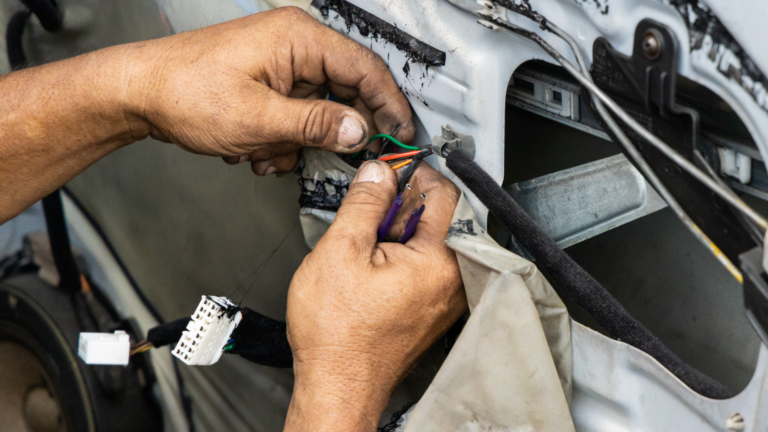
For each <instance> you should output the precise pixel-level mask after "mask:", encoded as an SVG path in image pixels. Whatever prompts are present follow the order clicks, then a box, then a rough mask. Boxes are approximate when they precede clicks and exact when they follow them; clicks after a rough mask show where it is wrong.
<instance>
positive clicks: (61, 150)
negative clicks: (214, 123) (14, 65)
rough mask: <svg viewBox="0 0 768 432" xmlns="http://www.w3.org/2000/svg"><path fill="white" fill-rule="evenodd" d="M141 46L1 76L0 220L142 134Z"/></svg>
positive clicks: (146, 128)
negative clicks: (138, 60) (139, 77)
mask: <svg viewBox="0 0 768 432" xmlns="http://www.w3.org/2000/svg"><path fill="white" fill-rule="evenodd" d="M142 49H143V48H142V46H141V45H137V44H134V45H124V46H119V47H113V48H108V49H105V50H101V51H96V52H94V53H90V54H85V55H82V56H78V57H75V58H72V59H68V60H64V61H60V62H55V63H50V64H47V65H44V66H39V67H34V68H30V69H26V70H22V71H18V72H13V73H10V74H8V75H5V76H4V77H2V78H0V161H2V162H0V164H1V165H0V202H2V205H1V206H0V223H3V222H5V221H7V220H8V219H10V218H12V217H14V216H15V215H17V214H19V213H20V212H21V211H23V210H24V209H26V208H27V207H29V206H30V205H32V204H33V203H34V202H36V201H37V200H39V199H41V198H42V197H44V196H45V195H47V194H49V193H50V192H52V191H54V190H55V189H56V188H58V187H59V186H61V185H63V184H65V183H66V182H68V181H69V180H71V179H72V178H73V177H75V176H76V175H77V174H79V173H80V172H82V171H83V170H85V169H86V168H87V167H88V166H90V165H91V164H93V163H94V162H96V161H98V160H99V159H101V158H102V157H104V156H106V155H107V154H109V153H110V152H112V151H114V150H117V149H118V148H120V147H121V146H124V145H126V144H129V143H132V142H134V141H136V140H139V139H143V138H144V137H146V136H148V134H149V126H148V125H147V124H146V123H145V122H144V121H143V120H142V119H141V116H140V114H141V100H140V99H141V96H140V91H139V88H140V87H141V83H140V82H136V81H137V78H136V77H138V76H139V75H140V74H139V73H138V72H139V71H140V68H141V67H142V66H141V64H140V63H139V62H137V61H135V59H137V58H141V51H142Z"/></svg>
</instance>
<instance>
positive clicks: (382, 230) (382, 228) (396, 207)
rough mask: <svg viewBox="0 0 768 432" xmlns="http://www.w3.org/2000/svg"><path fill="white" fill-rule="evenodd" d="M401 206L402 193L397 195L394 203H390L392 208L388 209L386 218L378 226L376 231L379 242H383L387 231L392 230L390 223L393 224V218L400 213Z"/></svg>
mask: <svg viewBox="0 0 768 432" xmlns="http://www.w3.org/2000/svg"><path fill="white" fill-rule="evenodd" d="M402 205H403V193H402V192H400V193H399V194H398V195H397V198H395V202H393V203H392V207H390V208H389V211H388V212H387V216H386V217H385V218H384V221H382V222H381V225H379V231H378V239H379V242H383V241H384V239H385V238H386V237H387V233H388V232H389V229H390V228H392V223H393V222H395V217H396V216H397V212H399V211H400V207H401V206H402Z"/></svg>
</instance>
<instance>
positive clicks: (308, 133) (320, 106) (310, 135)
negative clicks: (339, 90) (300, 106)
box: [301, 103, 331, 147]
mask: <svg viewBox="0 0 768 432" xmlns="http://www.w3.org/2000/svg"><path fill="white" fill-rule="evenodd" d="M301 118H302V125H301V129H302V132H301V135H302V141H303V142H304V144H305V145H309V146H313V147H315V146H319V145H321V144H323V143H324V142H325V138H326V137H327V136H328V131H329V130H330V128H331V122H330V121H328V107H327V105H326V104H324V103H314V104H311V105H310V107H309V108H308V109H307V110H306V112H305V114H304V115H303V116H301Z"/></svg>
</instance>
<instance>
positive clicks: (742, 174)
mask: <svg viewBox="0 0 768 432" xmlns="http://www.w3.org/2000/svg"><path fill="white" fill-rule="evenodd" d="M717 154H718V155H719V156H720V174H722V175H727V176H731V177H735V178H737V179H739V181H740V182H741V183H742V184H748V183H749V182H751V181H752V158H750V157H749V156H747V155H745V154H741V153H736V152H735V151H733V150H731V149H727V148H722V147H721V148H718V149H717Z"/></svg>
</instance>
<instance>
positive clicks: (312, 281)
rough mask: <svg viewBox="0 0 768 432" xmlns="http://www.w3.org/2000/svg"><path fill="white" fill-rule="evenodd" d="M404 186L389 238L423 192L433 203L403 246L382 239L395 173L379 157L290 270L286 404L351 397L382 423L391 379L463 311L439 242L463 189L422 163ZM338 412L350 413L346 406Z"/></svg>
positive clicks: (457, 278)
mask: <svg viewBox="0 0 768 432" xmlns="http://www.w3.org/2000/svg"><path fill="white" fill-rule="evenodd" d="M410 185H411V186H412V188H411V189H408V192H404V193H403V194H402V195H401V196H400V197H401V199H402V201H403V203H402V210H401V211H400V213H401V215H399V216H398V217H396V218H395V222H394V223H393V225H392V232H391V233H390V235H397V234H398V232H402V231H404V230H405V226H406V225H408V223H406V222H405V221H404V220H402V219H399V218H401V217H404V216H405V217H407V216H408V215H410V214H411V210H412V207H411V206H414V204H417V203H418V202H419V201H421V200H423V198H422V193H423V194H425V195H428V196H429V198H428V199H429V200H430V205H429V209H427V210H426V211H424V210H422V211H421V216H420V219H419V217H417V218H416V219H413V218H412V220H413V222H410V224H411V225H412V226H415V225H416V224H417V225H418V229H416V230H415V232H414V233H413V236H412V237H411V238H410V240H408V241H407V243H406V244H399V243H395V242H383V243H382V242H379V241H378V237H379V232H380V231H379V228H380V226H381V225H382V222H383V221H384V220H385V219H386V218H387V215H388V214H389V213H390V210H391V207H392V202H393V201H395V200H396V199H397V197H398V195H400V194H399V193H398V179H397V176H396V173H395V172H394V171H393V170H392V168H391V167H390V166H389V165H388V164H387V163H385V162H382V161H370V162H366V163H365V164H363V165H362V166H361V168H360V170H359V172H358V173H357V176H356V177H355V179H354V181H353V182H352V184H351V185H350V187H349V191H348V192H347V195H346V197H345V198H344V201H343V202H342V204H341V208H339V211H338V213H337V214H336V218H335V220H334V222H333V223H332V224H331V227H330V228H329V229H328V231H327V232H326V234H325V235H324V236H323V238H322V239H321V240H320V242H319V243H318V244H317V246H316V247H315V249H314V250H313V251H312V252H311V253H310V254H309V256H307V258H306V259H305V260H304V262H303V263H302V265H301V267H300V268H299V270H298V271H297V272H296V274H295V275H294V277H293V280H292V282H291V287H290V290H289V293H288V309H287V323H288V339H289V341H290V345H291V348H292V350H293V354H294V356H293V357H294V372H295V374H296V385H295V386H296V387H295V388H296V389H298V391H296V392H295V393H294V396H293V397H294V399H293V401H292V402H291V407H294V406H301V404H302V403H306V400H305V399H304V398H310V399H311V397H312V395H313V394H321V395H323V400H324V401H329V402H328V403H329V404H333V403H336V402H335V401H339V400H342V401H354V402H355V404H356V405H355V406H354V407H353V408H357V407H358V406H359V407H360V408H361V410H362V411H360V412H358V413H359V414H364V415H365V417H366V418H376V419H378V418H379V417H380V415H381V412H382V411H383V410H384V408H385V407H386V405H387V400H388V398H389V395H390V393H391V391H392V390H393V389H394V388H395V385H396V384H397V383H398V382H399V381H400V379H401V378H402V377H403V376H404V375H405V374H407V373H408V371H409V370H410V369H411V367H412V366H413V364H414V363H415V362H416V360H417V359H418V357H419V356H420V355H421V353H423V352H424V350H426V349H427V348H428V347H429V346H430V345H432V343H433V342H434V341H435V340H436V338H438V337H439V336H440V335H441V334H442V333H443V332H445V330H446V329H447V328H448V327H449V326H450V325H451V324H452V323H453V322H454V321H455V320H456V318H457V317H458V316H460V315H461V314H462V313H463V312H464V310H466V298H465V296H464V292H463V290H462V289H461V275H460V273H459V269H458V263H457V262H456V258H455V254H454V253H453V252H452V251H451V249H450V248H448V247H447V246H446V245H445V242H444V240H445V237H446V235H447V233H448V229H449V227H450V223H451V219H452V217H453V212H454V209H455V207H456V204H457V203H458V198H459V193H458V191H457V189H456V187H455V186H454V185H453V184H452V183H451V182H450V181H449V180H448V179H447V178H445V177H443V176H442V175H440V174H439V173H437V172H436V171H435V170H434V169H433V168H432V167H430V166H429V165H427V164H421V165H420V166H419V167H418V168H417V169H416V170H415V174H413V177H412V178H411V180H410ZM420 192H421V193H420ZM422 204H423V203H422ZM418 208H422V207H421V204H418ZM403 210H407V211H403ZM417 213H418V212H417ZM307 388H311V389H312V392H313V393H311V394H310V393H305V392H303V389H307ZM344 410H345V411H344V412H345V416H347V417H349V415H350V414H349V412H350V411H351V409H350V407H349V405H348V404H346V403H345V405H344ZM293 414H296V415H298V413H293V412H291V411H289V413H288V417H289V420H287V421H286V424H289V423H290V418H291V417H292V415H293ZM374 426H375V425H374ZM334 427H335V425H334ZM308 429H312V428H306V429H301V430H308ZM331 429H333V428H331ZM296 430H299V429H296ZM355 430H362V429H361V428H357V429H355ZM371 430H372V429H371Z"/></svg>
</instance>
